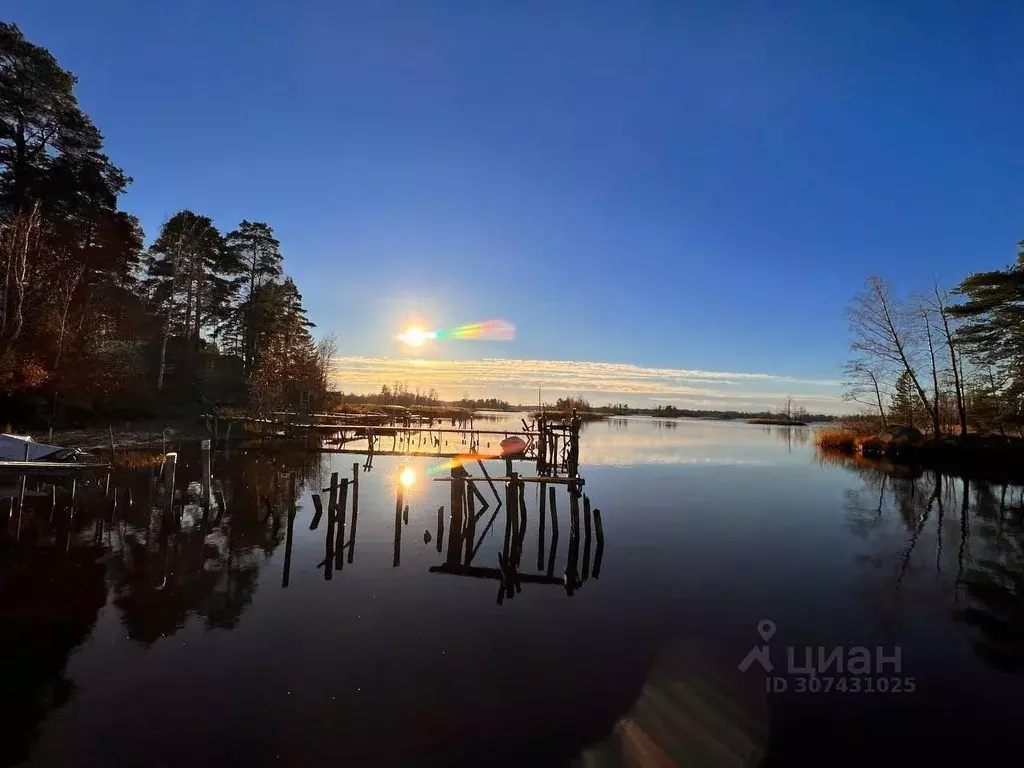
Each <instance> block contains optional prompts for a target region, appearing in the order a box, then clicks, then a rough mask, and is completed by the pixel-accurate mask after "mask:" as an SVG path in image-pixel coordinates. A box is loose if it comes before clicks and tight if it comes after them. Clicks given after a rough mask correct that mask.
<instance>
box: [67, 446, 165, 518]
mask: <svg viewBox="0 0 1024 768" xmlns="http://www.w3.org/2000/svg"><path fill="white" fill-rule="evenodd" d="M177 465H178V454H177V453H173V452H172V453H168V454H165V455H164V492H165V493H166V494H167V514H170V513H171V512H172V511H173V510H174V475H175V472H176V470H177ZM72 483H74V479H72ZM74 492H75V486H74V485H73V484H72V486H71V498H72V501H73V500H74Z"/></svg>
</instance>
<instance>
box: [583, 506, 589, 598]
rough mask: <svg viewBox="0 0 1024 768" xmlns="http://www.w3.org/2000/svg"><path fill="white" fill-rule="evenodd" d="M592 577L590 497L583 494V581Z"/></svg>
mask: <svg viewBox="0 0 1024 768" xmlns="http://www.w3.org/2000/svg"><path fill="white" fill-rule="evenodd" d="M589 578H590V499H589V498H588V497H587V495H586V494H583V581H586V580H587V579H589Z"/></svg>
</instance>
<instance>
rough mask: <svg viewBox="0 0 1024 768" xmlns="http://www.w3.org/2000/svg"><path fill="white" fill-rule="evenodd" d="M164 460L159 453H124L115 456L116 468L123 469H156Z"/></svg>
mask: <svg viewBox="0 0 1024 768" xmlns="http://www.w3.org/2000/svg"><path fill="white" fill-rule="evenodd" d="M163 460H164V457H163V454H161V453H160V452H159V451H145V450H140V451H122V452H120V453H117V452H115V454H114V466H115V467H120V468H122V469H146V468H148V467H156V466H159V465H160V462H162V461H163Z"/></svg>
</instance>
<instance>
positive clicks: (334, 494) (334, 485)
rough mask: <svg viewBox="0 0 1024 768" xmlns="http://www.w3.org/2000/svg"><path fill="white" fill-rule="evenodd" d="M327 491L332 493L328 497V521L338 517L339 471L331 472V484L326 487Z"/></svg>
mask: <svg viewBox="0 0 1024 768" xmlns="http://www.w3.org/2000/svg"><path fill="white" fill-rule="evenodd" d="M324 490H325V491H327V492H329V493H330V496H328V497H327V519H328V521H331V520H334V519H335V517H337V505H338V473H337V472H331V485H330V487H329V488H325V489H324Z"/></svg>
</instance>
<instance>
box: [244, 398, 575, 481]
mask: <svg viewBox="0 0 1024 768" xmlns="http://www.w3.org/2000/svg"><path fill="white" fill-rule="evenodd" d="M366 416H367V418H365V419H358V418H356V417H355V416H354V415H352V414H296V413H273V414H270V415H269V416H268V417H266V418H250V417H232V419H231V421H244V422H246V423H248V424H252V425H254V426H256V427H257V428H258V429H265V430H269V431H271V432H273V433H281V434H282V436H291V437H300V436H302V435H305V434H309V433H315V434H317V435H318V436H319V437H320V438H321V439H322V441H323V443H322V446H321V447H320V448H319V450H322V451H324V452H327V453H345V454H360V455H365V456H367V461H366V465H365V466H366V467H367V468H369V467H370V466H372V461H373V457H374V456H432V457H436V458H443V459H459V458H462V459H478V460H491V459H503V460H505V461H506V469H507V473H506V474H508V473H511V471H512V462H518V461H528V462H532V463H533V464H534V465H535V467H536V472H537V475H539V476H543V477H553V476H559V475H564V476H568V477H577V476H578V475H579V456H580V446H579V441H580V426H581V421H582V420H581V419H580V417H579V416H578V414H577V413H576V412H575V411H573V413H572V415H571V416H570V417H569V418H568V419H564V420H562V419H551V418H547V417H545V416H543V415H542V416H539V417H537V419H536V420H535V421H534V423H533V424H528V423H527V422H526V421H525V419H521V423H522V425H523V428H522V429H514V428H513V429H486V428H480V429H478V428H476V427H475V426H474V424H473V420H472V419H464V420H462V421H456V420H449V419H438V418H434V417H421V416H417V415H415V414H408V415H405V416H403V417H402V418H401V419H394V418H393V419H391V422H390V423H374V418H372V417H375V416H377V414H367V415H366ZM446 422H454V423H457V424H462V425H465V424H467V423H468V424H469V426H454V424H451V425H450V424H448V423H446ZM516 437H517V438H519V439H520V440H521V441H522V446H521V447H520V448H517V449H515V450H509V449H507V448H502V442H504V441H507V440H508V439H509V438H516Z"/></svg>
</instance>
